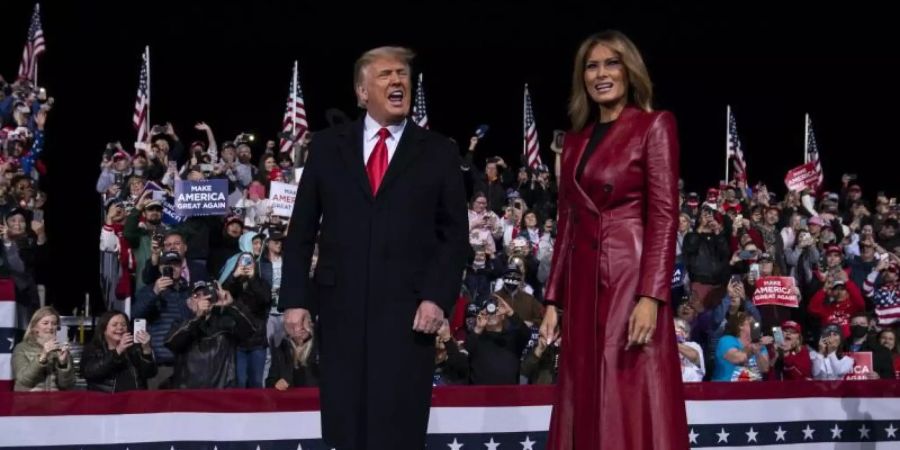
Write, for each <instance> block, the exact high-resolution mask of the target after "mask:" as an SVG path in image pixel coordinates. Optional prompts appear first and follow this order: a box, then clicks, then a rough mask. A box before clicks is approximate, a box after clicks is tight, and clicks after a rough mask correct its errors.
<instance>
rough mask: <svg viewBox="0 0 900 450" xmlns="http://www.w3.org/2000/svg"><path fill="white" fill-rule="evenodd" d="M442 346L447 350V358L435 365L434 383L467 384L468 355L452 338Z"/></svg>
mask: <svg viewBox="0 0 900 450" xmlns="http://www.w3.org/2000/svg"><path fill="white" fill-rule="evenodd" d="M444 348H445V349H446V352H447V359H445V360H444V361H442V362H440V363H438V364H437V365H436V366H435V369H434V384H435V385H448V384H452V385H458V384H469V356H468V355H467V354H466V353H463V352H462V351H460V349H459V345H458V344H457V343H456V340H454V339H453V338H450V340H448V341H447V342H445V343H444Z"/></svg>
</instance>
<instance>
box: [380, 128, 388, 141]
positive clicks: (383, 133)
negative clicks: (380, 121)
mask: <svg viewBox="0 0 900 450" xmlns="http://www.w3.org/2000/svg"><path fill="white" fill-rule="evenodd" d="M390 135H391V132H390V130H388V129H387V128H382V129H380V130H378V137H380V138H381V139H387V138H388V137H390Z"/></svg>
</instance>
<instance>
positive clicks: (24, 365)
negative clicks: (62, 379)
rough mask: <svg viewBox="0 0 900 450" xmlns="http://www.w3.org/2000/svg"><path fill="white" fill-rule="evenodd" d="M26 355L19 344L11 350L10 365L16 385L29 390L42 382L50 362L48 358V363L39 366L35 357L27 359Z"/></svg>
mask: <svg viewBox="0 0 900 450" xmlns="http://www.w3.org/2000/svg"><path fill="white" fill-rule="evenodd" d="M27 353H28V352H27V351H26V350H25V344H24V343H19V345H17V346H16V348H15V350H13V361H12V363H13V364H12V365H13V371H14V374H15V379H16V383H17V384H19V385H22V386H25V387H28V388H29V389H30V388H33V387H34V386H36V385H37V384H38V383H40V382H42V381H43V380H44V377H45V376H46V374H47V369H48V367H49V365H50V362H49V358H48V363H46V364H41V363H40V361H39V360H38V358H37V357H35V358H34V359H33V360H32V359H29V358H28V354H27Z"/></svg>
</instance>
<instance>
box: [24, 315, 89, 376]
mask: <svg viewBox="0 0 900 450" xmlns="http://www.w3.org/2000/svg"><path fill="white" fill-rule="evenodd" d="M57 328H59V313H58V312H56V310H55V309H53V307H51V306H45V307H43V308H40V309H38V310H37V311H36V312H35V313H34V315H32V316H31V321H30V322H29V323H28V328H27V329H26V330H25V338H24V339H23V340H22V342H20V343H18V344H17V345H16V347H15V349H13V359H12V368H13V373H14V374H15V379H16V384H15V387H14V390H16V391H64V390H68V389H72V387H73V386H74V385H75V365H74V363H73V362H72V353H71V352H70V351H69V344H68V343H62V342H59V341H58V340H57V336H56V332H57Z"/></svg>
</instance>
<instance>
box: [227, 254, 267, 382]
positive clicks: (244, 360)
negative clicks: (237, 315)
mask: <svg viewBox="0 0 900 450" xmlns="http://www.w3.org/2000/svg"><path fill="white" fill-rule="evenodd" d="M222 287H223V288H224V289H225V290H227V291H228V292H229V293H230V294H231V296H232V298H234V301H235V304H236V305H237V306H238V307H239V308H241V310H242V311H243V312H244V313H245V314H247V316H248V317H249V318H250V320H251V321H252V322H253V327H254V332H253V334H252V335H251V336H250V337H249V338H248V339H246V340H244V341H243V342H241V343H240V344H239V345H238V350H237V385H238V387H246V388H261V387H263V372H264V370H265V365H266V322H267V321H268V319H269V309H270V307H271V305H272V287H271V286H270V285H269V283H267V282H266V281H265V280H263V279H262V278H261V277H260V271H259V267H258V266H257V263H256V260H255V259H254V258H253V254H252V253H241V254H240V256H238V261H237V264H236V265H235V267H234V271H233V272H232V273H231V275H230V276H229V277H228V278H227V279H226V280H225V282H224V283H223V284H222Z"/></svg>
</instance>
